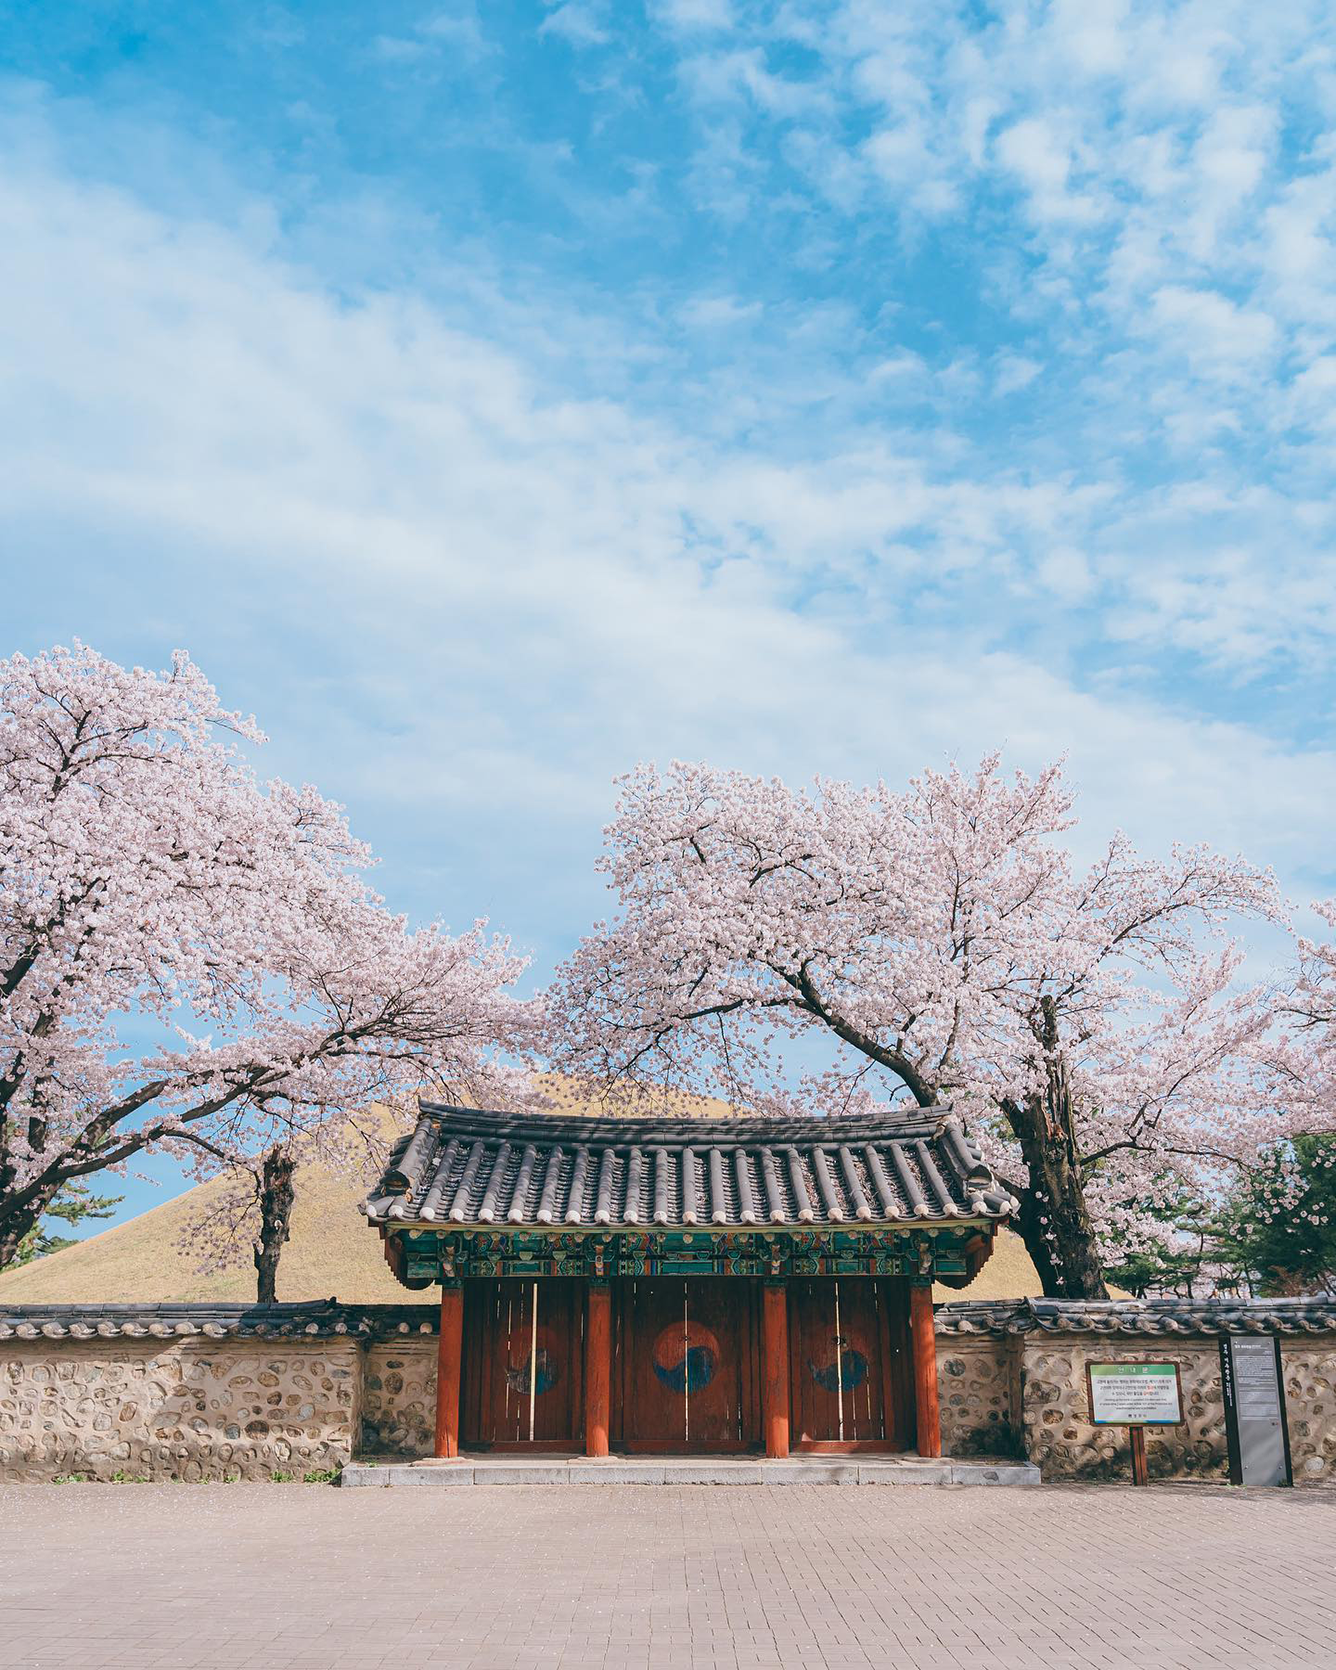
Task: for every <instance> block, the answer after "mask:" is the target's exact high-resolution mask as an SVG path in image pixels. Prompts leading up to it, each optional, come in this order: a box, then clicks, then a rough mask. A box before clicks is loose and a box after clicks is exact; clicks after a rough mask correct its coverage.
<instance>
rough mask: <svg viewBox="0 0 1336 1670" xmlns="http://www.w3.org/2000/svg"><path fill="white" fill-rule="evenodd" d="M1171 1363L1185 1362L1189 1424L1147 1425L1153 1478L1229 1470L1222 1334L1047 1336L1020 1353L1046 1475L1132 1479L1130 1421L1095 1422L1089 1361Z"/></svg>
mask: <svg viewBox="0 0 1336 1670" xmlns="http://www.w3.org/2000/svg"><path fill="white" fill-rule="evenodd" d="M1147 1360H1153V1361H1155V1362H1161V1363H1163V1362H1171V1363H1177V1364H1178V1375H1179V1383H1180V1385H1181V1387H1182V1392H1183V1414H1184V1417H1185V1419H1184V1423H1183V1425H1182V1426H1177V1427H1160V1428H1156V1427H1147V1429H1146V1464H1147V1466H1148V1468H1149V1470H1150V1475H1151V1477H1152V1478H1213V1479H1217V1480H1226V1479H1228V1476H1229V1453H1228V1449H1227V1446H1226V1442H1225V1410H1224V1403H1223V1401H1222V1393H1221V1390H1220V1348H1219V1345H1218V1343H1217V1341H1216V1340H1214V1339H1207V1340H1192V1341H1188V1340H1174V1341H1173V1342H1172V1343H1171V1344H1166V1342H1165V1341H1164V1340H1163V1339H1157V1338H1155V1337H1153V1336H1147V1337H1145V1338H1142V1339H1136V1338H1132V1339H1120V1340H1119V1341H1118V1342H1117V1344H1116V1345H1111V1344H1110V1343H1109V1341H1108V1340H1106V1339H1101V1338H1098V1337H1091V1336H1086V1337H1084V1338H1081V1337H1070V1336H1064V1337H1060V1338H1057V1339H1054V1338H1051V1337H1050V1336H1048V1335H1039V1336H1038V1337H1037V1338H1036V1337H1033V1336H1026V1337H1024V1338H1023V1343H1022V1345H1021V1352H1020V1372H1021V1381H1022V1392H1021V1399H1022V1405H1023V1410H1024V1414H1023V1424H1024V1442H1025V1453H1026V1455H1027V1457H1028V1458H1029V1459H1030V1460H1031V1461H1033V1462H1035V1463H1036V1464H1037V1465H1038V1467H1039V1468H1040V1470H1041V1471H1042V1472H1043V1475H1044V1477H1045V1478H1057V1479H1075V1478H1084V1479H1099V1478H1109V1479H1126V1478H1127V1477H1128V1476H1129V1474H1130V1472H1131V1466H1132V1461H1131V1448H1130V1440H1129V1438H1128V1435H1127V1429H1126V1428H1125V1427H1095V1426H1092V1425H1091V1424H1090V1421H1089V1419H1088V1416H1089V1397H1088V1393H1087V1390H1086V1374H1085V1370H1086V1363H1087V1362H1090V1361H1094V1362H1112V1363H1120V1362H1144V1361H1147Z"/></svg>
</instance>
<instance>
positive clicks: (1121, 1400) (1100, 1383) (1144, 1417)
mask: <svg viewBox="0 0 1336 1670" xmlns="http://www.w3.org/2000/svg"><path fill="white" fill-rule="evenodd" d="M1086 1391H1087V1393H1088V1395H1089V1398H1090V1421H1091V1425H1092V1426H1125V1427H1126V1428H1127V1429H1128V1438H1129V1439H1130V1440H1131V1444H1132V1483H1133V1484H1149V1483H1150V1471H1149V1469H1148V1467H1147V1465H1146V1428H1147V1427H1148V1426H1179V1425H1180V1424H1181V1423H1182V1420H1183V1389H1182V1387H1181V1385H1180V1384H1179V1379H1178V1364H1177V1363H1127V1362H1124V1363H1087V1364H1086Z"/></svg>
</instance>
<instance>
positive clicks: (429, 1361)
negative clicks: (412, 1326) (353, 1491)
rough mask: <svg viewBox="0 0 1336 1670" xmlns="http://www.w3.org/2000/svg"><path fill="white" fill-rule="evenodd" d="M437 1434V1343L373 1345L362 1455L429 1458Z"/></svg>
mask: <svg viewBox="0 0 1336 1670" xmlns="http://www.w3.org/2000/svg"><path fill="white" fill-rule="evenodd" d="M435 1436H436V1341H435V1340H434V1339H426V1340H422V1339H407V1340H401V1341H393V1340H391V1341H389V1342H388V1343H385V1344H375V1345H369V1346H367V1347H366V1348H365V1356H364V1357H363V1361H362V1427H361V1439H360V1444H359V1449H360V1453H361V1454H363V1455H397V1456H411V1457H416V1456H423V1455H430V1454H431V1448H432V1443H433V1440H434V1438H435Z"/></svg>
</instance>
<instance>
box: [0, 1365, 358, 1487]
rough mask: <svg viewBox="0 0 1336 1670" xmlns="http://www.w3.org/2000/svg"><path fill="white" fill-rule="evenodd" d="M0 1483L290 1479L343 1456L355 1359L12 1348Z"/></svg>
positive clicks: (0, 1401) (1, 1412) (1, 1419)
mask: <svg viewBox="0 0 1336 1670" xmlns="http://www.w3.org/2000/svg"><path fill="white" fill-rule="evenodd" d="M0 1351H2V1352H3V1355H2V1356H0V1478H3V1479H19V1478H26V1479H51V1478H57V1477H60V1476H62V1475H69V1474H86V1475H88V1476H90V1477H92V1478H99V1479H109V1478H111V1477H112V1476H113V1475H116V1474H121V1475H124V1476H126V1477H129V1478H136V1479H138V1478H147V1479H222V1478H236V1477H240V1478H247V1479H256V1478H272V1477H273V1475H274V1474H275V1473H288V1474H295V1475H296V1476H298V1477H300V1476H301V1475H303V1474H304V1473H307V1472H312V1471H317V1472H318V1471H326V1470H329V1469H333V1468H337V1467H339V1466H341V1465H342V1463H343V1462H345V1461H347V1460H348V1459H349V1457H350V1456H351V1454H352V1449H353V1445H352V1439H353V1434H354V1433H355V1432H356V1430H357V1420H358V1403H359V1392H360V1383H361V1374H360V1367H361V1365H360V1362H359V1352H358V1347H357V1346H356V1344H354V1343H353V1342H351V1341H349V1340H346V1339H341V1340H325V1339H315V1340H303V1341H300V1342H296V1341H292V1342H289V1341H283V1342H282V1343H281V1344H275V1345H272V1346H270V1345H265V1344H263V1343H261V1342H256V1341H254V1340H246V1339H221V1340H204V1341H195V1340H188V1341H184V1342H181V1343H176V1342H173V1343H171V1344H169V1345H164V1344H162V1343H161V1342H160V1341H157V1340H151V1341H139V1340H118V1341H115V1342H112V1341H106V1340H102V1339H95V1340H79V1339H69V1340H63V1341H60V1342H58V1343H57V1342H55V1341H48V1340H45V1339H43V1340H41V1341H40V1342H39V1341H28V1340H19V1341H10V1342H7V1343H6V1345H5V1346H4V1347H0Z"/></svg>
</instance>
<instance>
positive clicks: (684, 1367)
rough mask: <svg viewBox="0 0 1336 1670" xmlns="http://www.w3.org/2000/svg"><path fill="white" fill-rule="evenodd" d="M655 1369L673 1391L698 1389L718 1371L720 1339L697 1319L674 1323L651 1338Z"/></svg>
mask: <svg viewBox="0 0 1336 1670" xmlns="http://www.w3.org/2000/svg"><path fill="white" fill-rule="evenodd" d="M653 1360H654V1372H655V1374H657V1375H658V1377H659V1379H660V1380H662V1382H663V1383H664V1385H665V1386H667V1387H668V1388H669V1389H670V1390H671V1391H674V1392H699V1391H702V1390H704V1388H705V1387H706V1386H708V1385H709V1384H710V1382H711V1380H713V1379H714V1377H715V1375H716V1374H717V1373H718V1370H719V1341H718V1340H717V1339H716V1338H715V1337H714V1335H713V1334H712V1333H711V1332H710V1330H709V1329H708V1328H705V1327H702V1325H701V1324H700V1323H699V1322H688V1323H686V1324H683V1323H681V1322H673V1323H671V1324H670V1325H669V1326H668V1327H667V1328H665V1329H664V1330H663V1332H662V1333H661V1334H660V1335H659V1337H658V1339H656V1340H655V1341H654V1358H653Z"/></svg>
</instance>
